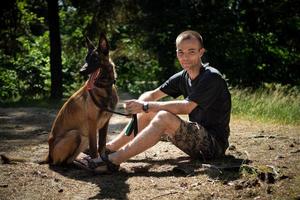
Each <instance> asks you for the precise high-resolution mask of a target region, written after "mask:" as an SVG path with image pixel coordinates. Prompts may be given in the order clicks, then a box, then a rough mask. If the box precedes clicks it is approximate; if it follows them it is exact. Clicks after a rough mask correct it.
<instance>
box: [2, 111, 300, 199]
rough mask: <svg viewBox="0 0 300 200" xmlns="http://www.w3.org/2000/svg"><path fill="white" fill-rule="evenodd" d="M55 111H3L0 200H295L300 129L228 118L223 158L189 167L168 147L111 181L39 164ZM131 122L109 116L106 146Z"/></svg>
mask: <svg viewBox="0 0 300 200" xmlns="http://www.w3.org/2000/svg"><path fill="white" fill-rule="evenodd" d="M57 111H58V109H45V108H37V107H29V108H28V107H27V108H22V107H20V108H3V107H2V108H0V153H1V154H5V155H8V156H12V157H18V158H22V159H24V160H25V162H24V161H23V160H20V161H19V162H18V161H17V162H13V163H10V164H4V163H3V161H2V164H0V199H22V200H23V199H172V198H176V199H300V172H299V171H300V162H299V160H300V159H299V158H300V157H299V155H300V127H299V126H284V125H277V124H262V123H256V122H252V121H245V120H241V119H232V122H231V136H230V144H231V146H230V148H229V149H228V150H227V152H226V158H224V159H222V160H217V161H214V162H210V163H204V162H201V161H192V160H190V159H189V158H188V157H187V155H186V154H184V153H183V152H181V151H180V150H178V149H177V148H176V147H174V146H173V145H172V144H171V143H169V142H167V141H163V140H162V141H161V142H159V143H158V144H157V145H156V146H155V147H153V148H151V149H149V150H148V151H146V152H144V153H142V154H140V155H138V156H136V157H134V158H132V159H130V160H129V161H128V162H126V163H123V164H122V165H121V168H122V169H121V171H120V172H119V173H117V174H114V175H95V174H92V173H91V172H87V171H84V170H82V169H78V168H74V167H73V168H67V167H49V166H48V165H39V164H37V161H38V160H41V159H43V157H45V156H46V154H47V152H48V146H47V135H48V132H49V131H50V128H51V125H52V122H53V120H54V117H55V115H56V113H57ZM126 122H128V119H127V118H125V117H120V116H116V115H114V116H113V118H112V120H111V125H110V128H109V138H108V139H109V140H110V139H111V138H113V137H115V136H116V134H117V133H118V132H119V131H120V130H121V129H122V128H123V127H124V126H125V124H126Z"/></svg>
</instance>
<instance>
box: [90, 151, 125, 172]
mask: <svg viewBox="0 0 300 200" xmlns="http://www.w3.org/2000/svg"><path fill="white" fill-rule="evenodd" d="M88 167H89V168H90V169H91V170H93V172H94V173H96V174H112V173H115V172H118V171H119V167H120V165H116V164H114V163H112V162H111V161H110V160H109V159H108V154H104V155H101V156H100V158H95V159H90V160H88Z"/></svg>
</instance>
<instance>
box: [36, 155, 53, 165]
mask: <svg viewBox="0 0 300 200" xmlns="http://www.w3.org/2000/svg"><path fill="white" fill-rule="evenodd" d="M37 163H38V164H40V165H45V164H49V163H51V158H50V155H49V154H48V156H47V157H46V158H45V159H43V160H40V161H37Z"/></svg>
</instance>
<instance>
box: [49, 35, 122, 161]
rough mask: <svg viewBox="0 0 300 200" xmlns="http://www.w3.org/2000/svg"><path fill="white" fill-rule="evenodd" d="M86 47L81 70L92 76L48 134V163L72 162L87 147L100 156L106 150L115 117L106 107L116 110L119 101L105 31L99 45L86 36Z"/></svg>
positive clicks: (72, 98)
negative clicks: (110, 124)
mask: <svg viewBox="0 0 300 200" xmlns="http://www.w3.org/2000/svg"><path fill="white" fill-rule="evenodd" d="M87 47H88V53H87V56H86V62H85V64H84V66H83V67H82V68H81V70H80V73H81V74H84V75H89V79H88V80H87V81H86V83H85V84H84V85H83V87H81V88H80V89H79V90H78V91H77V92H75V93H74V94H73V95H72V96H71V97H70V98H69V99H68V100H67V102H66V103H65V104H64V105H63V106H62V108H61V109H60V111H59V113H58V114H57V116H56V119H55V121H54V123H53V125H52V129H51V132H50V133H49V137H48V144H49V154H48V157H47V160H46V162H48V163H49V164H54V165H58V164H71V163H72V162H73V161H74V160H75V159H76V157H77V156H78V155H79V153H81V152H83V151H85V150H86V149H87V148H88V147H89V155H90V157H91V158H97V157H98V156H99V155H101V154H102V153H104V151H105V144H106V135H107V129H108V124H109V120H110V118H111V116H112V113H110V112H108V111H107V110H114V109H115V107H116V105H117V102H118V96H117V91H116V88H115V85H114V83H115V78H116V73H115V67H114V64H113V63H112V61H111V60H110V58H109V44H108V40H107V38H106V36H105V34H103V33H101V34H100V39H99V44H98V46H97V47H94V45H93V44H92V43H91V41H90V40H88V39H87ZM99 105H100V106H99ZM97 133H98V137H97ZM97 141H98V142H97Z"/></svg>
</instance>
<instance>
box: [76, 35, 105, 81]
mask: <svg viewBox="0 0 300 200" xmlns="http://www.w3.org/2000/svg"><path fill="white" fill-rule="evenodd" d="M86 43H87V47H88V53H87V55H86V57H85V64H84V65H83V66H82V67H81V69H80V74H82V75H89V74H92V73H94V72H96V70H97V69H99V68H101V66H103V65H105V64H106V63H107V62H109V46H108V41H107V39H106V37H105V35H104V34H103V33H101V34H100V39H99V44H98V47H95V46H94V45H93V44H92V42H91V41H90V40H89V39H88V38H86Z"/></svg>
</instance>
